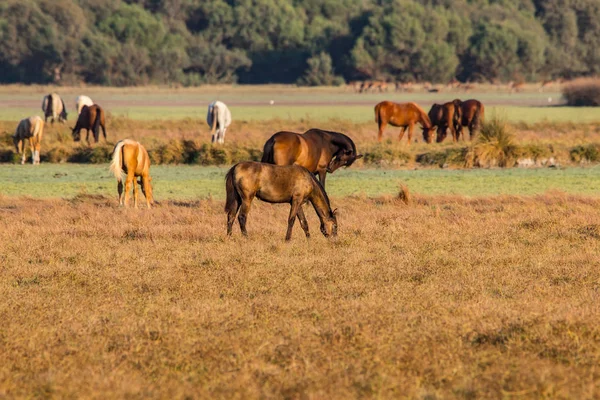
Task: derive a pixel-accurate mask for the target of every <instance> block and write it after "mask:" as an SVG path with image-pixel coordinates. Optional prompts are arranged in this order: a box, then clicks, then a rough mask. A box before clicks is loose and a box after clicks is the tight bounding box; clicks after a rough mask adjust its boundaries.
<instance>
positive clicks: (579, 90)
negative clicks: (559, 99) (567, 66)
mask: <svg viewBox="0 0 600 400" xmlns="http://www.w3.org/2000/svg"><path fill="white" fill-rule="evenodd" d="M562 94H563V97H564V98H565V99H566V100H567V105H569V106H590V107H598V106H600V78H579V79H575V80H573V81H571V82H568V83H567V84H565V85H564V86H563V88H562Z"/></svg>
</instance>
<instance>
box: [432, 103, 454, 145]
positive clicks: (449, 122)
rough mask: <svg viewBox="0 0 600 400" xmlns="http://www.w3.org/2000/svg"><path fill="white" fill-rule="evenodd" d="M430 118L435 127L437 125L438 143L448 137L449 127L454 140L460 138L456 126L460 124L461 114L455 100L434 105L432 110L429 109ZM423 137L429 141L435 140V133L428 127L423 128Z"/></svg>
mask: <svg viewBox="0 0 600 400" xmlns="http://www.w3.org/2000/svg"><path fill="white" fill-rule="evenodd" d="M429 119H430V120H431V125H432V126H433V129H435V128H436V127H437V142H438V143H440V142H441V141H442V140H444V139H445V138H446V135H447V134H448V129H450V133H451V134H452V140H453V141H455V142H456V141H457V140H458V138H457V134H456V128H457V126H458V124H459V114H458V112H457V107H456V105H455V104H454V102H448V103H444V104H441V105H440V104H434V105H432V106H431V110H429ZM423 139H425V141H427V142H428V143H431V142H433V133H432V132H431V131H430V130H429V129H427V128H425V129H423Z"/></svg>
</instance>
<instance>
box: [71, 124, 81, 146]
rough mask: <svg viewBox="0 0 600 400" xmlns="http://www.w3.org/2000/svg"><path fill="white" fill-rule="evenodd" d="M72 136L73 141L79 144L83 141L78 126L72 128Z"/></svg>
mask: <svg viewBox="0 0 600 400" xmlns="http://www.w3.org/2000/svg"><path fill="white" fill-rule="evenodd" d="M71 136H73V140H74V141H76V142H79V141H80V140H81V130H80V129H77V126H75V127H74V128H71Z"/></svg>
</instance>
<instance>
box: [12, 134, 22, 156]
mask: <svg viewBox="0 0 600 400" xmlns="http://www.w3.org/2000/svg"><path fill="white" fill-rule="evenodd" d="M20 142H21V139H20V138H19V136H17V135H13V143H14V144H15V149H17V154H21V150H20V149H19V143H20Z"/></svg>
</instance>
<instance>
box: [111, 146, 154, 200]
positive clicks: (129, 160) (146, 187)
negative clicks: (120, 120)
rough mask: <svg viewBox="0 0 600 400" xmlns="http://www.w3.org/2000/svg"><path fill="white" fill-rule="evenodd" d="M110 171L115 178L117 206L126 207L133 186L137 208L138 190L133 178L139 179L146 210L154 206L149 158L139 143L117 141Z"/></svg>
mask: <svg viewBox="0 0 600 400" xmlns="http://www.w3.org/2000/svg"><path fill="white" fill-rule="evenodd" d="M110 171H111V172H112V173H113V174H114V175H115V178H117V182H118V185H117V190H118V192H119V204H120V205H125V206H127V205H128V203H129V193H130V191H131V185H133V201H134V207H135V208H137V207H138V196H139V194H138V188H137V185H136V184H135V178H136V177H138V176H139V177H140V181H139V182H138V183H139V185H140V186H141V187H142V193H144V196H145V197H146V204H147V205H148V208H150V206H151V205H152V204H154V199H153V197H152V178H151V177H150V157H148V152H147V151H146V149H145V148H144V146H142V145H141V144H140V143H138V142H136V141H135V140H131V139H123V140H121V141H119V142H118V143H117V144H116V145H115V148H114V150H113V154H112V162H111V163H110ZM124 178H125V195H124V196H123V179H124Z"/></svg>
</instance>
